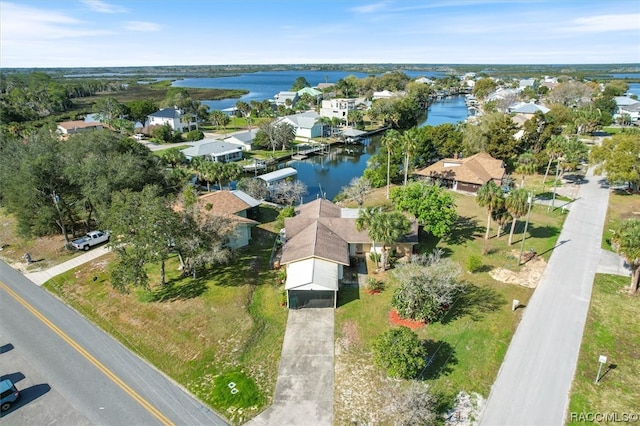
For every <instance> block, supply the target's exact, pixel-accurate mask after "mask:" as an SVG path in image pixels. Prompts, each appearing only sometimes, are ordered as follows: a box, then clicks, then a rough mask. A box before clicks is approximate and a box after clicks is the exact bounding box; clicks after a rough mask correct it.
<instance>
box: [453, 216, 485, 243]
mask: <svg viewBox="0 0 640 426" xmlns="http://www.w3.org/2000/svg"><path fill="white" fill-rule="evenodd" d="M484 229H485V228H483V227H481V226H478V222H477V221H476V220H475V219H474V218H473V217H466V216H460V217H458V219H457V220H456V223H455V224H454V225H453V227H452V228H451V233H450V234H449V235H448V236H447V237H446V238H445V239H446V241H447V242H448V243H449V244H462V243H464V242H465V241H469V240H473V239H474V238H475V237H477V236H479V235H482V234H481V233H482V231H483V230H484Z"/></svg>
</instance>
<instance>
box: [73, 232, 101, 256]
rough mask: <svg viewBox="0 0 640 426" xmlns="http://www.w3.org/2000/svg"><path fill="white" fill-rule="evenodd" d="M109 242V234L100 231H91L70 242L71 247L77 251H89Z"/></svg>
mask: <svg viewBox="0 0 640 426" xmlns="http://www.w3.org/2000/svg"><path fill="white" fill-rule="evenodd" d="M107 241H109V233H108V232H102V231H91V232H89V233H88V234H87V235H85V236H84V237H82V238H79V239H77V240H74V241H72V242H71V244H73V247H74V248H75V249H77V250H85V251H87V250H89V249H90V248H91V247H93V246H95V245H97V244H100V243H106V242H107Z"/></svg>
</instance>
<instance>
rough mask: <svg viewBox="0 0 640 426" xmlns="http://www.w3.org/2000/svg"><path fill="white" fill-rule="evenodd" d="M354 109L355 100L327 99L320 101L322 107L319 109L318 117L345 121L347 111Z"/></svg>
mask: <svg viewBox="0 0 640 426" xmlns="http://www.w3.org/2000/svg"><path fill="white" fill-rule="evenodd" d="M355 109H356V100H355V99H347V98H340V99H328V100H324V101H322V107H321V108H320V117H328V118H339V119H341V120H346V119H347V115H348V114H349V111H353V110H355Z"/></svg>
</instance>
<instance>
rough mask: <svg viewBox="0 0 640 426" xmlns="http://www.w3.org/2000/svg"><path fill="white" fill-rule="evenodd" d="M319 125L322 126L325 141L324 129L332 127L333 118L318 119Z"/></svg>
mask: <svg viewBox="0 0 640 426" xmlns="http://www.w3.org/2000/svg"><path fill="white" fill-rule="evenodd" d="M318 123H320V126H322V139H323V140H324V133H325V132H324V128H325V126H331V118H329V117H320V118H318Z"/></svg>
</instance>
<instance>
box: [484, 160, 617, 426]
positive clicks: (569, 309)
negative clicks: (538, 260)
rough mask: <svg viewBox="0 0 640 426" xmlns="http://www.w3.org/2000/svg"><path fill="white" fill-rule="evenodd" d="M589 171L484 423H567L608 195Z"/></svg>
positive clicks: (511, 347)
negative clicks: (572, 385)
mask: <svg viewBox="0 0 640 426" xmlns="http://www.w3.org/2000/svg"><path fill="white" fill-rule="evenodd" d="M586 179H587V180H588V182H587V183H585V184H584V185H583V186H582V188H581V189H580V193H579V199H578V200H576V201H575V203H573V205H572V206H571V210H570V212H569V214H568V216H567V218H566V221H565V223H564V226H563V229H562V232H561V233H560V237H559V238H558V243H562V244H560V245H557V246H556V248H555V249H554V251H553V254H552V255H551V258H550V259H549V264H548V265H547V268H546V269H545V273H544V275H543V276H542V279H541V280H540V284H539V285H538V287H537V289H536V291H535V293H534V294H533V296H532V297H531V299H530V300H529V305H528V306H527V307H526V311H525V313H524V315H523V317H522V321H521V322H520V325H519V326H518V329H517V331H516V333H515V335H514V337H513V339H512V341H511V344H510V345H509V349H508V351H507V354H506V356H505V359H504V361H503V363H502V366H501V367H500V371H499V372H498V377H497V379H496V381H495V383H494V384H493V387H492V389H491V393H490V395H489V399H488V401H487V405H486V407H485V409H484V412H483V414H482V417H481V420H480V424H481V425H510V426H519V425H535V426H544V425H562V424H564V418H565V415H566V413H567V409H568V402H569V399H568V398H569V392H570V391H571V384H572V381H573V376H574V373H575V369H576V364H577V361H578V354H579V351H580V344H581V341H582V333H583V331H584V324H585V321H586V317H587V312H588V309H589V301H590V299H591V289H592V285H593V279H594V276H595V273H596V270H597V269H598V263H599V261H600V257H601V248H600V244H601V239H602V231H603V226H604V221H605V215H606V211H607V204H608V198H609V190H608V189H607V188H603V187H601V185H600V183H599V182H600V180H601V179H602V178H601V177H599V176H593V174H592V173H591V172H590V173H588V174H587V176H586ZM543 231H544V230H539V232H543ZM534 232H535V229H534ZM593 363H594V366H595V365H596V364H597V360H596V359H594V360H593Z"/></svg>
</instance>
